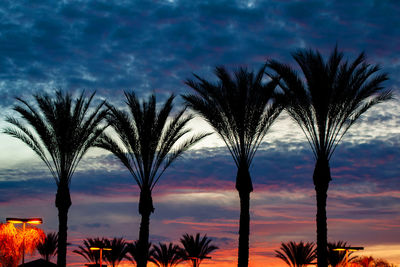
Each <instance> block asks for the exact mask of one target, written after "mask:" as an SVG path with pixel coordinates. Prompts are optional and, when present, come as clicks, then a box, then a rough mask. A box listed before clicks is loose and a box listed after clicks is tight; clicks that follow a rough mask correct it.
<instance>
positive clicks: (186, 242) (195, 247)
mask: <svg viewBox="0 0 400 267" xmlns="http://www.w3.org/2000/svg"><path fill="white" fill-rule="evenodd" d="M180 241H181V243H182V246H183V250H182V257H183V259H184V260H186V261H188V262H191V263H192V264H193V267H198V266H200V263H201V262H202V261H203V260H204V259H206V258H208V257H209V256H208V255H209V254H210V253H211V252H213V251H214V250H216V249H218V247H217V246H214V245H210V243H211V241H212V239H210V238H208V237H207V235H204V236H203V237H201V236H200V234H199V233H197V234H196V237H194V236H193V235H189V234H184V235H183V237H182V238H181V240H180Z"/></svg>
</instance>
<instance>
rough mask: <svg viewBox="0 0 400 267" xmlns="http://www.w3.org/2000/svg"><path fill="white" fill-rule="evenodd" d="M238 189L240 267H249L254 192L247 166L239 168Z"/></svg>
mask: <svg viewBox="0 0 400 267" xmlns="http://www.w3.org/2000/svg"><path fill="white" fill-rule="evenodd" d="M236 189H237V190H238V192H239V198H240V221H239V249H238V267H247V266H248V264H249V235H250V193H251V192H252V191H253V184H252V182H251V177H250V173H249V168H248V167H247V164H246V165H244V166H243V165H242V166H239V168H238V172H237V176H236Z"/></svg>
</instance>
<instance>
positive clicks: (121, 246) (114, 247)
mask: <svg viewBox="0 0 400 267" xmlns="http://www.w3.org/2000/svg"><path fill="white" fill-rule="evenodd" d="M127 244H128V243H127V242H126V241H125V240H124V239H123V238H122V237H121V238H113V239H112V240H109V239H105V240H104V245H105V247H107V248H111V250H110V251H107V253H105V254H104V256H105V259H106V262H108V263H109V264H111V266H112V267H115V266H118V264H119V263H120V262H121V261H122V260H123V259H125V258H126V254H127V253H128V247H127Z"/></svg>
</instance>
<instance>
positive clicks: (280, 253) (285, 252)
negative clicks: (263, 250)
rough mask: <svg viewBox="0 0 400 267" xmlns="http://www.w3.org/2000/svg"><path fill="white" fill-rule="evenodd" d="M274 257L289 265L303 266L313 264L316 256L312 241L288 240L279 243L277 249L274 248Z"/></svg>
mask: <svg viewBox="0 0 400 267" xmlns="http://www.w3.org/2000/svg"><path fill="white" fill-rule="evenodd" d="M275 257H278V258H280V259H282V260H283V261H284V262H286V264H287V265H289V266H290V267H305V266H307V265H308V264H314V260H315V259H316V258H317V255H316V253H315V244H314V243H312V242H311V243H309V242H307V243H303V241H300V243H296V242H292V241H290V242H288V243H281V247H280V249H279V250H275Z"/></svg>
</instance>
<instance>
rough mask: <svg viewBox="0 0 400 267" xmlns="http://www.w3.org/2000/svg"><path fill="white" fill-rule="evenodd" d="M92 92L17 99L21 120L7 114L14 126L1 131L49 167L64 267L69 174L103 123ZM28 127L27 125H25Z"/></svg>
mask: <svg viewBox="0 0 400 267" xmlns="http://www.w3.org/2000/svg"><path fill="white" fill-rule="evenodd" d="M93 97H94V93H93V94H92V95H91V96H90V97H89V98H86V97H85V96H84V92H82V94H81V95H80V96H79V97H78V98H76V99H75V100H73V98H72V96H71V95H70V94H69V93H62V92H61V91H57V92H56V93H55V97H54V96H52V95H49V94H36V95H34V98H35V101H36V104H37V106H34V105H33V104H30V103H28V102H27V101H25V100H23V99H22V98H17V100H18V102H19V103H18V104H16V105H15V106H14V110H15V111H16V112H17V113H19V114H20V115H21V117H22V120H19V119H16V118H14V117H7V118H6V121H7V122H9V123H11V124H12V125H13V126H14V127H8V128H5V129H4V133H6V134H8V135H11V136H12V137H15V138H17V139H19V140H21V141H22V142H24V143H25V144H26V145H28V147H30V148H31V149H32V150H33V151H34V152H35V153H36V154H37V155H38V156H39V157H40V159H41V160H42V161H43V162H44V163H45V164H46V166H47V167H48V168H49V170H50V172H51V174H52V176H53V178H54V180H55V182H56V184H57V194H56V201H55V204H56V207H57V209H58V220H59V228H58V249H57V251H58V254H57V265H58V266H63V267H64V266H66V255H67V229H68V227H67V223H68V210H69V208H70V206H71V204H72V202H71V196H70V191H69V185H70V183H71V179H72V175H73V174H74V171H75V169H76V167H77V165H78V163H79V161H80V160H81V159H82V157H83V156H84V155H85V154H86V152H87V151H88V149H89V148H90V147H91V146H92V145H93V143H94V141H96V139H97V138H98V136H99V135H100V134H101V133H102V132H103V130H104V129H105V127H106V126H100V124H101V122H102V120H103V118H104V117H105V115H106V114H107V111H106V110H105V109H103V106H104V103H105V102H104V101H103V102H101V103H100V104H98V105H97V106H96V107H94V108H92V107H91V106H90V104H91V102H92V99H93ZM29 126H30V127H29Z"/></svg>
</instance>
